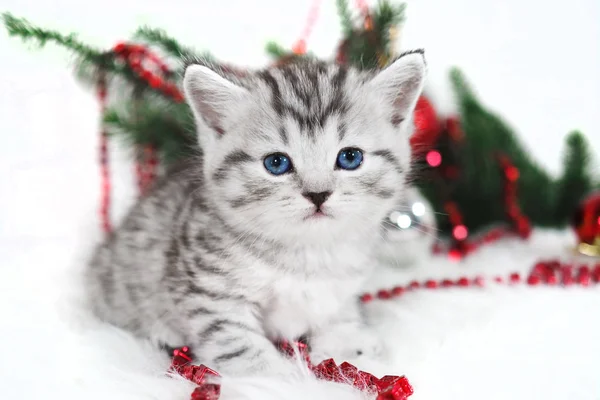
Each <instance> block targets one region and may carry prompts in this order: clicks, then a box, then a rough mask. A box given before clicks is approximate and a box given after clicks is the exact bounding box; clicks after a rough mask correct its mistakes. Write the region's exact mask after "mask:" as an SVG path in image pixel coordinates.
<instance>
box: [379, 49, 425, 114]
mask: <svg viewBox="0 0 600 400" xmlns="http://www.w3.org/2000/svg"><path fill="white" fill-rule="evenodd" d="M426 71H427V65H426V63H425V56H424V51H423V50H415V51H411V52H408V53H404V54H402V55H401V56H400V57H398V58H397V59H396V61H394V62H393V63H392V64H391V65H389V66H388V67H386V68H385V69H384V70H382V71H381V72H379V73H378V74H377V75H376V76H375V77H374V78H373V79H372V80H371V82H370V85H371V87H373V89H374V90H375V93H376V94H377V96H381V97H383V99H385V100H386V101H388V102H389V104H391V105H392V107H393V115H392V123H393V124H394V125H399V124H400V123H401V122H402V121H403V120H404V119H405V118H407V117H408V116H410V114H411V113H412V112H413V110H414V108H415V105H416V104H417V100H418V99H419V96H420V95H421V91H422V90H423V86H424V83H425V75H426Z"/></svg>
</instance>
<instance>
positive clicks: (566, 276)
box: [360, 260, 600, 303]
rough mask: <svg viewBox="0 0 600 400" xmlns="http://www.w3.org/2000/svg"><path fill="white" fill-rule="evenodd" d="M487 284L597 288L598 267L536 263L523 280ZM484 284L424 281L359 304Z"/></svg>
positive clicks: (364, 298)
mask: <svg viewBox="0 0 600 400" xmlns="http://www.w3.org/2000/svg"><path fill="white" fill-rule="evenodd" d="M491 280H492V281H493V282H495V283H497V284H503V283H506V284H509V285H516V284H518V283H521V282H526V283H527V284H528V285H529V286H538V285H549V286H553V285H558V284H561V285H562V286H571V285H580V286H584V287H587V286H591V285H594V284H600V263H598V264H596V265H595V266H594V267H593V268H590V267H589V266H587V265H581V266H574V265H573V264H572V263H561V262H560V261H558V260H549V261H542V262H538V263H537V264H535V265H534V266H533V268H532V269H531V271H530V273H529V274H528V275H527V277H526V278H525V279H522V277H521V274H519V273H518V272H512V273H511V274H509V275H508V277H506V278H504V277H502V276H496V277H493V278H491ZM485 283H486V280H485V278H484V277H482V276H476V277H474V278H467V277H464V276H463V277H460V278H459V279H456V280H454V281H453V280H450V279H441V280H434V279H428V280H426V281H424V282H423V283H420V282H417V281H412V282H410V283H409V284H408V285H406V286H404V287H402V286H396V287H394V288H393V289H391V290H388V289H380V290H378V291H377V293H376V294H375V295H374V294H372V293H364V294H363V295H362V296H361V297H360V300H361V301H362V302H363V303H368V302H370V301H372V300H374V299H375V298H378V299H380V300H387V299H391V298H395V297H400V296H402V295H403V294H405V293H407V292H410V291H414V290H415V289H419V288H421V289H423V288H424V289H438V288H448V287H474V286H477V287H483V286H485Z"/></svg>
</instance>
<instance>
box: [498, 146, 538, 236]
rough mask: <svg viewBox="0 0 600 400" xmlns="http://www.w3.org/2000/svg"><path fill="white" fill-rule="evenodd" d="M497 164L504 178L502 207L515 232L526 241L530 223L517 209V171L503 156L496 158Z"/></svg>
mask: <svg viewBox="0 0 600 400" xmlns="http://www.w3.org/2000/svg"><path fill="white" fill-rule="evenodd" d="M498 162H499V163H500V167H501V168H502V171H503V177H504V207H505V209H506V215H507V217H508V219H509V221H510V222H511V224H512V226H513V229H514V230H515V232H516V233H517V234H518V235H519V236H520V237H521V238H523V239H527V238H528V237H529V235H531V223H530V222H529V219H528V218H527V217H525V216H524V215H523V213H522V212H521V208H520V207H519V202H518V197H517V181H518V180H519V170H518V169H517V167H515V166H514V165H513V164H512V162H511V161H510V159H509V158H508V157H507V156H506V155H504V154H501V155H499V156H498Z"/></svg>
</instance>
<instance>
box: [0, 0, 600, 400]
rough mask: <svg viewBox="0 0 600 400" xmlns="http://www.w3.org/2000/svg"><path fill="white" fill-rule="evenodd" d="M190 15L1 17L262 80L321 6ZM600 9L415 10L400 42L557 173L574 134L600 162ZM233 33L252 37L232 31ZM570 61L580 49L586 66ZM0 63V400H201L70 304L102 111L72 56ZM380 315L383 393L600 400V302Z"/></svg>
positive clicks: (533, 298)
mask: <svg viewBox="0 0 600 400" xmlns="http://www.w3.org/2000/svg"><path fill="white" fill-rule="evenodd" d="M484 3H485V4H484ZM193 4H194V6H193V7H195V8H194V9H193V10H190V7H191V6H190V2H189V1H184V0H173V1H170V2H169V3H168V5H167V9H168V10H165V3H164V2H163V1H158V0H144V1H143V2H142V1H140V0H136V1H133V0H132V1H127V2H123V1H120V0H106V1H103V2H91V3H90V2H81V1H80V0H55V1H52V2H47V1H40V0H4V1H3V2H2V6H3V7H2V8H3V9H8V10H11V11H13V12H15V13H16V14H20V15H25V16H27V17H29V18H31V19H32V20H33V21H35V22H39V23H42V24H48V25H50V26H56V27H57V28H59V29H65V30H75V31H80V32H82V34H83V37H84V38H85V39H86V40H88V39H89V40H91V41H92V42H95V43H98V44H100V45H103V46H109V45H111V44H112V43H113V42H114V41H116V40H118V39H122V38H123V37H125V36H126V35H127V34H128V33H129V32H130V31H131V30H132V29H134V28H135V27H136V26H137V25H138V24H139V23H146V22H147V23H151V24H153V25H159V26H163V27H165V28H167V29H168V30H169V32H171V33H172V34H174V35H175V36H177V37H179V38H183V39H185V40H184V42H185V43H186V44H188V43H189V44H197V45H198V47H200V48H204V47H207V48H209V49H211V50H212V51H213V52H214V53H215V54H216V55H220V56H222V57H224V58H226V59H227V60H232V61H235V62H247V63H251V64H255V65H256V64H260V63H262V62H264V58H263V57H262V48H263V47H262V46H263V45H264V42H265V40H266V39H267V38H276V39H281V41H282V42H283V43H291V42H292V41H293V40H294V39H295V38H296V37H297V35H298V33H299V32H300V31H301V29H302V24H303V23H304V20H303V18H304V17H303V16H304V15H305V14H306V12H307V10H308V8H309V4H310V1H309V0H306V1H300V0H298V1H293V2H289V4H286V7H285V9H284V10H283V9H282V8H281V7H280V4H281V2H280V1H277V0H260V1H256V2H247V1H241V0H231V1H228V2H226V3H225V2H223V3H219V2H214V1H211V2H209V1H198V2H194V3H193ZM324 4H325V6H324V8H323V11H322V15H321V21H320V22H319V23H318V25H317V27H316V30H315V32H314V39H313V40H311V41H310V43H309V46H310V47H311V48H313V49H314V50H315V51H316V52H317V53H318V54H321V55H326V54H329V52H330V51H331V49H333V48H334V45H335V41H336V40H337V37H338V35H339V26H338V24H337V22H336V21H337V20H336V19H335V18H336V17H335V10H334V7H333V2H327V1H325V3H324ZM599 4H600V3H598V2H597V1H596V0H576V1H573V2H571V3H569V4H568V5H564V8H563V7H562V6H561V7H548V4H547V2H542V1H541V0H527V1H523V0H507V1H505V2H502V3H501V4H499V3H498V4H496V3H493V2H481V1H478V0H459V1H453V2H447V1H442V0H419V1H409V15H408V21H407V25H406V31H405V32H404V34H403V39H402V40H403V44H404V45H406V46H407V47H416V46H423V47H425V48H426V49H427V51H428V59H429V65H430V68H431V71H432V80H431V81H430V83H431V84H432V85H433V87H434V88H437V87H438V86H439V85H442V86H443V83H442V79H443V77H445V67H446V66H448V65H450V64H458V65H460V66H462V67H464V68H465V72H466V73H467V76H469V77H470V78H471V79H472V81H473V83H474V85H475V86H476V87H477V88H478V89H479V91H480V93H481V94H482V96H483V97H484V99H485V100H486V102H487V103H488V104H490V105H491V106H492V107H493V108H494V109H495V110H498V111H499V112H501V113H503V114H504V115H506V116H507V117H508V118H509V120H510V121H511V122H513V123H514V124H515V125H516V127H517V128H519V130H520V131H521V132H522V133H523V134H524V135H525V136H524V137H523V138H524V141H525V142H526V143H527V144H529V146H530V148H532V152H533V154H535V155H536V156H537V157H538V159H540V160H541V161H542V163H543V164H544V165H545V166H548V167H549V168H551V170H553V171H558V170H559V167H558V166H559V164H560V162H559V161H560V149H562V148H563V144H562V135H563V134H564V133H565V132H566V131H568V130H569V129H572V128H577V127H581V128H582V129H583V130H584V132H585V133H586V134H587V135H588V137H589V138H590V140H591V142H592V144H593V145H594V146H595V148H596V149H598V148H599V147H598V143H600V141H598V140H596V139H598V137H599V136H598V135H599V133H598V130H597V125H598V113H597V112H596V110H597V108H598V104H600V97H599V96H600V91H598V90H597V88H598V84H599V79H598V74H597V70H598V66H599V65H600V57H599V54H600V53H599V51H600V50H599V49H600V47H599V46H597V40H598V37H599V35H598V29H599V26H600V25H598V23H597V18H595V16H597V14H598V13H597V11H598V6H599ZM229 18H231V19H232V20H239V21H244V23H240V24H236V23H232V24H231V25H229V24H226V23H224V21H229ZM248 18H249V19H248ZM59 21H62V22H59ZM107 21H110V23H108V24H107ZM215 32H216V34H215ZM525 32H526V33H525ZM241 41H242V42H241ZM557 48H569V50H568V52H569V53H570V54H577V56H576V58H577V63H573V62H572V60H573V57H570V56H561V55H560V54H557ZM0 50H1V52H2V54H3V63H2V66H0V70H1V71H2V74H0V86H1V87H2V90H1V91H0V132H2V133H1V135H2V146H0V260H1V261H0V355H1V356H2V361H0V398H2V399H8V400H13V399H35V398H44V399H52V400H54V399H57V400H58V399H60V400H81V399H103V400H105V399H115V400H116V399H127V400H137V399H139V400H149V399H160V400H169V399H173V400H175V399H176V400H179V399H181V400H187V399H188V396H189V393H190V392H191V390H192V387H191V385H189V384H188V383H186V382H183V381H180V380H176V379H172V378H168V377H166V376H165V375H164V371H165V368H166V367H167V365H168V360H167V359H166V358H164V357H163V356H162V355H161V354H158V353H156V352H155V351H153V350H152V349H151V348H150V347H148V346H147V345H146V344H144V343H141V342H139V341H137V340H134V339H132V338H131V337H130V336H128V335H127V334H125V333H122V332H119V331H117V330H115V329H112V328H110V327H108V326H104V325H101V324H98V323H96V322H94V321H93V320H90V319H88V318H87V317H86V316H85V314H84V313H82V310H81V307H80V306H81V304H80V303H79V302H77V301H76V300H74V298H75V299H76V298H77V297H73V296H77V293H76V291H77V285H76V283H75V282H74V281H73V279H74V278H75V274H74V272H75V271H77V270H78V269H80V268H81V264H82V262H83V260H84V259H85V257H86V253H87V252H88V251H89V248H90V246H91V245H92V244H93V242H94V241H95V240H96V239H97V237H94V235H97V234H98V226H97V223H96V207H97V199H98V179H97V176H98V171H97V165H96V123H97V122H96V121H97V112H96V110H97V108H96V107H97V106H96V103H95V101H94V99H93V98H92V97H91V96H88V95H87V94H85V93H84V92H82V91H81V89H80V88H79V87H78V86H77V84H76V83H75V82H74V80H73V79H72V76H71V74H70V72H69V71H68V70H67V69H66V68H65V58H66V57H65V56H64V54H65V53H62V52H61V53H57V52H56V51H54V52H53V51H48V52H44V53H41V54H38V53H36V52H29V51H27V50H24V49H23V47H22V45H21V44H20V43H18V42H16V41H12V40H9V39H7V38H6V37H5V36H4V35H3V34H0ZM565 51H566V50H565ZM57 54H58V55H57ZM438 94H439V97H440V98H441V99H444V98H446V97H447V96H446V94H444V93H438ZM442 103H443V102H442ZM443 105H444V107H447V104H443ZM523 105H529V106H526V107H524V106H523ZM112 155H113V158H112V161H113V166H114V167H115V169H114V170H113V179H114V182H113V183H114V192H113V193H114V195H115V198H114V201H115V204H116V208H115V209H114V211H115V217H116V218H119V217H120V216H122V215H123V212H124V210H125V209H126V207H127V206H128V204H130V202H131V199H132V194H133V190H132V187H133V185H132V181H133V180H132V177H131V173H130V172H131V168H130V164H129V163H128V162H127V161H126V159H127V155H126V154H121V153H118V152H114V153H113V154H112ZM570 245H572V237H571V235H569V234H568V233H549V232H536V233H535V234H534V236H533V238H532V239H531V240H530V241H529V242H520V241H510V242H503V243H499V244H497V245H494V246H489V247H487V248H485V249H482V250H481V251H480V252H479V253H476V254H474V255H473V256H472V257H471V258H469V259H468V260H467V261H466V262H465V263H464V264H459V265H453V264H450V263H448V262H447V261H445V260H440V259H434V260H431V261H430V262H427V263H426V265H425V266H423V267H419V268H414V269H412V270H406V271H395V272H393V271H386V272H385V273H382V274H381V275H379V276H378V279H377V280H375V281H373V282H371V284H370V287H372V288H379V287H381V286H386V287H389V286H393V285H394V284H396V283H403V282H407V281H409V280H412V279H413V278H415V277H418V278H428V277H457V276H459V275H462V274H465V275H469V276H471V275H475V274H486V275H487V274H489V275H494V274H497V273H508V272H509V271H513V270H520V271H523V272H525V271H526V270H528V268H529V267H530V266H531V265H532V263H533V262H534V261H536V260H538V259H539V258H541V257H553V256H557V255H560V256H562V257H567V258H568V257H569V246H570ZM368 307H369V315H370V316H371V317H372V319H373V320H374V321H375V322H376V323H377V324H378V325H379V327H380V330H381V331H382V332H385V335H386V339H387V340H386V342H387V344H388V346H389V348H390V351H389V356H390V360H388V361H387V363H383V362H371V363H365V364H364V365H361V367H363V368H364V369H365V370H368V371H371V372H373V373H376V374H377V375H382V374H406V375H407V377H408V378H409V380H410V381H411V382H412V383H413V385H414V387H415V395H414V396H413V399H415V400H419V399H432V400H440V399H464V400H471V399H472V400H475V399H477V400H479V399H523V400H525V399H527V400H529V399H545V400H551V399H557V400H558V399H560V400H563V399H576V400H586V399H590V400H592V399H595V400H597V399H598V398H600V380H599V379H598V371H600V340H598V338H600V317H598V309H599V308H600V288H599V287H595V288H587V289H583V288H569V289H559V288H528V287H489V288H485V289H469V290H465V289H453V290H438V291H419V292H417V293H412V294H409V295H406V296H404V297H402V298H400V299H398V300H394V301H388V302H373V303H372V304H370V305H369V306H368ZM244 398H249V399H278V400H279V399H305V398H310V399H311V400H319V399H346V398H348V399H352V398H360V394H357V393H352V392H351V391H349V390H348V388H346V387H340V386H339V385H334V384H325V383H320V382H314V381H308V382H304V381H303V382H295V383H290V384H282V383H280V382H269V381H264V380H263V381H261V380H253V381H251V382H243V381H225V382H224V393H223V399H224V400H227V399H244Z"/></svg>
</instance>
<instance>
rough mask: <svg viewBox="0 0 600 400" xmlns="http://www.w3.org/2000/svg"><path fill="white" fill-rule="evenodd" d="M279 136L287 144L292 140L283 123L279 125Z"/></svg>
mask: <svg viewBox="0 0 600 400" xmlns="http://www.w3.org/2000/svg"><path fill="white" fill-rule="evenodd" d="M279 138H280V139H281V141H282V142H283V144H285V145H287V144H288V143H289V141H290V140H289V138H288V133H287V129H285V126H283V125H282V126H280V127H279Z"/></svg>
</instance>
